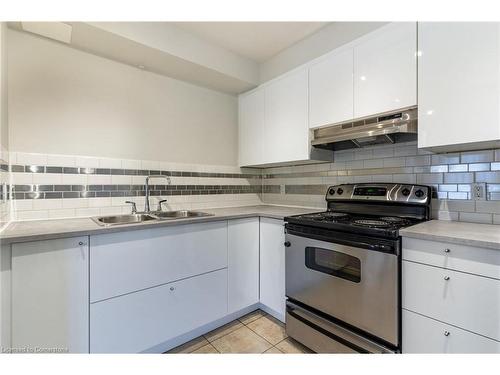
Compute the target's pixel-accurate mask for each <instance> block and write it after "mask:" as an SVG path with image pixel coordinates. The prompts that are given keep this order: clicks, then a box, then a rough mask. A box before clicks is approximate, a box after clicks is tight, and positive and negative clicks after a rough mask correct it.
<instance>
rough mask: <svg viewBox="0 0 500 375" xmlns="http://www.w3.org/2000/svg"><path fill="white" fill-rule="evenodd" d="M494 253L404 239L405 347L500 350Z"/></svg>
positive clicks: (498, 284)
mask: <svg viewBox="0 0 500 375" xmlns="http://www.w3.org/2000/svg"><path fill="white" fill-rule="evenodd" d="M493 252H495V250H492V251H490V250H488V249H481V248H474V247H471V246H465V245H455V244H450V243H445V242H434V241H428V240H417V239H407V238H403V262H402V264H403V267H402V268H403V269H402V307H403V331H402V333H403V352H405V353H435V352H438V353H489V352H496V353H500V319H499V316H500V279H498V275H499V273H498V272H499V270H498V267H499V259H498V254H496V257H495V254H494V253H493Z"/></svg>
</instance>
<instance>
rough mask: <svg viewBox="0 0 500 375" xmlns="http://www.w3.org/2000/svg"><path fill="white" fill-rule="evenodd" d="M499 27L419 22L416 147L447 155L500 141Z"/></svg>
mask: <svg viewBox="0 0 500 375" xmlns="http://www.w3.org/2000/svg"><path fill="white" fill-rule="evenodd" d="M499 25H500V24H499V23H489V22H480V23H479V22H424V23H419V25H418V49H419V51H420V53H419V55H421V56H419V61H418V103H419V104H418V127H419V129H418V146H419V147H435V148H436V150H440V148H441V149H442V150H444V151H449V150H459V149H461V148H460V146H459V145H463V144H465V143H468V144H470V143H472V142H484V141H492V140H499V139H500V114H499V108H500V107H499V103H500V95H499V93H500V69H499V66H500V35H499V27H500V26H499ZM453 145H456V146H455V147H449V146H453ZM466 147H469V148H470V147H471V146H466ZM474 148H477V147H474Z"/></svg>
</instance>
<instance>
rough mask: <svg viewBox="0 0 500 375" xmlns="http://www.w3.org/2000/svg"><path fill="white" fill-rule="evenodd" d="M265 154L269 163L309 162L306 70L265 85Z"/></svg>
mask: <svg viewBox="0 0 500 375" xmlns="http://www.w3.org/2000/svg"><path fill="white" fill-rule="evenodd" d="M265 92H266V101H265V103H266V104H265V106H266V121H265V129H264V135H265V138H264V140H265V141H264V153H265V156H266V161H267V162H268V163H279V162H289V161H297V160H307V159H308V158H309V147H310V146H309V127H308V124H307V113H308V112H307V107H308V106H307V70H306V69H302V70H299V71H296V72H294V73H292V74H289V75H287V76H285V77H283V78H281V79H279V80H277V81H274V82H272V83H271V84H270V85H268V86H266V88H265Z"/></svg>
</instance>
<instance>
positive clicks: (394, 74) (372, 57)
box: [354, 22, 420, 119]
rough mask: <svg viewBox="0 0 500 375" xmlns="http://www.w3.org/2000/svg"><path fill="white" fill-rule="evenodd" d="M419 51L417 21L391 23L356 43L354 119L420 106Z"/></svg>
mask: <svg viewBox="0 0 500 375" xmlns="http://www.w3.org/2000/svg"><path fill="white" fill-rule="evenodd" d="M416 52H417V26H416V23H415V22H394V23H390V24H389V25H386V26H383V27H382V28H380V29H378V30H376V31H374V32H372V33H370V34H368V35H367V36H365V37H363V38H361V39H360V41H359V42H356V43H355V45H354V118H361V117H366V116H372V115H375V114H378V113H383V112H388V111H392V110H395V109H399V108H406V107H411V106H415V105H417V56H416ZM419 119H420V118H419Z"/></svg>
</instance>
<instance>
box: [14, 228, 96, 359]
mask: <svg viewBox="0 0 500 375" xmlns="http://www.w3.org/2000/svg"><path fill="white" fill-rule="evenodd" d="M88 274H89V249H88V237H85V236H84V237H74V238H64V239H56V240H48V241H35V242H26V243H16V244H13V245H12V269H11V275H12V276H11V277H12V279H11V282H12V297H11V298H12V306H11V308H12V317H11V319H12V320H11V325H12V336H11V346H12V347H14V348H31V349H33V350H35V352H36V350H37V348H39V349H41V350H43V349H48V350H50V349H60V350H61V351H62V352H66V351H67V352H70V353H88V352H89V341H88V340H89V278H88Z"/></svg>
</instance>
